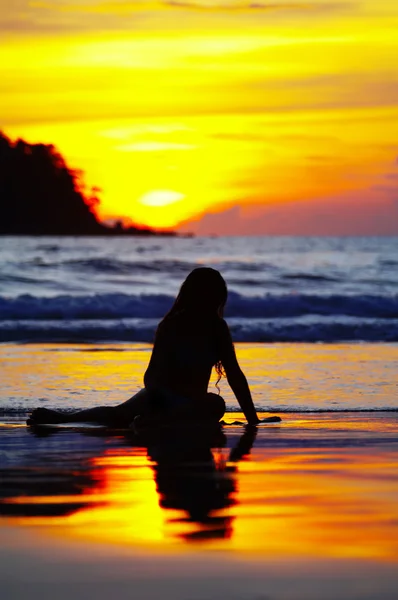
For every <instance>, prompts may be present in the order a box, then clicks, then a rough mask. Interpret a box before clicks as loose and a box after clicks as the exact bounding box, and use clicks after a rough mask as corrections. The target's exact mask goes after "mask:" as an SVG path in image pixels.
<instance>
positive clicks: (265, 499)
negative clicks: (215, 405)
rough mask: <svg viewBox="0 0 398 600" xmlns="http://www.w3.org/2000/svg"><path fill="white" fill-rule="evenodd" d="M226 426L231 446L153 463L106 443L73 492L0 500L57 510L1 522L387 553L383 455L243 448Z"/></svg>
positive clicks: (289, 549) (390, 512) (250, 549)
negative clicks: (62, 508) (58, 510)
mask: <svg viewBox="0 0 398 600" xmlns="http://www.w3.org/2000/svg"><path fill="white" fill-rule="evenodd" d="M228 431H229V433H231V435H232V438H233V441H234V444H233V449H232V450H230V449H226V448H218V449H217V448H216V449H213V450H212V451H210V449H208V454H206V451H204V452H203V449H201V450H200V452H199V455H198V457H197V458H198V460H196V461H195V456H192V460H190V459H189V457H188V458H187V460H184V457H181V460H176V457H175V456H174V457H172V458H170V456H169V457H168V458H166V459H165V458H164V456H163V457H161V458H159V457H158V458H157V459H156V457H154V456H151V452H152V453H155V454H156V452H154V451H153V449H152V450H149V451H147V450H146V449H145V448H121V449H118V450H109V451H107V452H106V453H105V454H104V455H102V456H95V457H94V458H92V459H90V460H89V461H88V464H87V465H85V468H87V470H88V472H87V475H88V477H87V478H86V479H87V481H88V482H89V484H88V485H85V486H83V488H82V489H81V490H80V492H81V493H79V494H71V495H67V494H66V495H65V494H64V495H56V496H49V495H42V496H40V495H37V496H36V497H34V498H32V496H29V497H23V496H19V497H14V498H12V497H10V498H8V500H6V502H8V503H9V504H13V503H14V504H17V503H18V504H21V505H23V504H24V502H28V503H29V504H30V505H32V504H34V503H38V504H41V505H42V506H43V505H46V504H47V505H49V506H50V505H54V504H58V505H59V504H62V503H65V505H66V506H68V511H67V513H66V514H57V515H52V516H51V514H49V515H47V516H46V515H45V510H44V514H43V516H37V515H36V516H29V517H26V516H12V517H8V519H7V521H8V522H10V523H16V524H19V525H23V526H40V527H41V528H43V527H44V528H45V529H46V530H47V532H51V534H52V535H56V536H57V537H59V536H61V537H62V538H65V539H67V538H68V539H71V538H73V539H81V540H87V541H92V542H93V541H94V542H101V543H109V544H116V545H132V546H137V545H138V546H142V547H148V546H149V547H151V548H156V547H157V548H159V549H166V548H169V549H170V550H178V549H181V548H182V546H181V542H182V541H183V542H185V543H186V542H190V543H191V547H192V542H196V544H194V547H197V543H198V542H200V545H201V547H202V548H212V549H226V550H233V551H236V552H238V553H242V552H243V553H251V554H253V553H254V554H256V555H259V556H264V557H268V558H273V557H275V558H294V557H296V558H305V557H317V558H320V557H322V558H329V557H334V558H346V557H350V558H370V559H378V560H389V561H391V560H392V561H397V558H398V535H397V534H398V504H397V499H398V480H397V477H396V472H397V456H396V454H395V453H393V452H389V451H388V450H386V449H385V448H384V449H382V450H380V451H376V452H372V453H370V452H369V451H368V450H364V449H353V448H351V449H349V450H347V449H344V448H342V449H333V448H321V447H319V448H313V447H312V448H309V449H308V450H306V449H305V448H304V447H303V448H301V449H300V448H295V449H293V450H292V449H286V448H281V449H277V448H274V449H270V448H266V449H264V448H255V449H254V450H252V453H251V454H249V453H248V449H250V448H249V446H250V443H252V442H253V440H247V439H246V441H245V440H244V438H243V442H242V437H240V436H239V435H237V434H238V433H241V432H242V429H240V428H239V429H237V428H235V429H233V428H231V429H229V430H228ZM274 433H275V432H271V431H270V430H267V431H266V432H264V433H262V432H261V433H260V435H272V434H274ZM246 435H247V434H246ZM240 444H241V445H242V444H243V452H242V451H241V448H240V447H239V445H240ZM188 451H189V448H188V450H187V452H188ZM73 503H75V507H74V506H73ZM184 546H185V547H186V544H184Z"/></svg>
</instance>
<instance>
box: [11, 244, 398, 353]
mask: <svg viewBox="0 0 398 600" xmlns="http://www.w3.org/2000/svg"><path fill="white" fill-rule="evenodd" d="M198 266H210V267H214V268H215V269H219V270H220V272H221V273H222V275H223V276H224V278H225V279H226V281H227V284H228V289H229V299H228V304H227V308H226V314H225V316H226V318H227V319H228V322H229V324H230V327H231V330H232V332H233V337H234V339H235V341H237V342H278V341H279V342H339V341H340V342H341V341H358V342H360V341H371V342H397V341H398V237H340V238H333V237H214V238H210V237H206V238H205V237H197V238H179V237H114V238H110V237H108V238H88V237H87V238H85V237H68V238H47V237H46V238H38V237H3V238H1V239H0V341H2V342H7V341H21V342H71V341H81V342H88V343H90V342H98V341H129V342H132V341H147V342H150V341H152V340H153V336H154V332H155V329H156V325H157V323H158V321H159V319H161V318H162V316H163V315H164V314H165V313H166V312H167V311H168V310H169V308H170V307H171V305H172V303H173V299H174V297H175V295H176V293H177V292H178V289H179V287H180V285H181V283H182V281H183V280H184V278H185V277H186V275H188V273H189V272H190V271H191V270H192V269H193V268H195V267H198Z"/></svg>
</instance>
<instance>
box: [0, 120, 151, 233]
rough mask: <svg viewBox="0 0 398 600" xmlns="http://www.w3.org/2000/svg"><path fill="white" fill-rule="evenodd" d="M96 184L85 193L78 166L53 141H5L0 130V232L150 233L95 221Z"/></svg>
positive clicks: (96, 203)
mask: <svg viewBox="0 0 398 600" xmlns="http://www.w3.org/2000/svg"><path fill="white" fill-rule="evenodd" d="M98 191H99V190H98V188H93V189H92V190H91V194H87V193H86V191H85V188H84V186H83V183H82V174H81V172H80V171H77V170H72V169H70V168H69V167H68V166H67V164H66V162H65V160H64V158H63V157H62V156H61V154H59V152H57V150H56V149H55V147H54V146H53V145H45V144H28V143H27V142H25V141H23V140H20V139H19V140H17V141H16V142H14V143H13V142H11V140H10V139H9V138H8V137H7V136H5V135H4V134H3V133H1V132H0V235H120V234H130V235H151V234H155V232H154V231H152V230H150V229H147V228H139V227H134V226H131V227H127V228H123V227H121V226H119V227H108V226H106V225H104V224H102V223H100V222H99V221H98V218H97V216H96V214H95V208H96V206H97V205H98V203H99V200H98V197H97V195H96V194H97V192H98Z"/></svg>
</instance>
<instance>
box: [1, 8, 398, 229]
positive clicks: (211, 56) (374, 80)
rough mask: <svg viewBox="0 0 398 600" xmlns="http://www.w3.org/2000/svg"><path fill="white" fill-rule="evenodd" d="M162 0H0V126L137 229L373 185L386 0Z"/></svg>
mask: <svg viewBox="0 0 398 600" xmlns="http://www.w3.org/2000/svg"><path fill="white" fill-rule="evenodd" d="M122 4H123V3H122ZM171 4H173V3H170V6H169V5H168V4H167V3H157V2H154V3H143V4H142V3H138V4H137V3H129V4H128V5H127V4H126V5H123V10H122V9H120V10H119V9H117V8H116V5H115V3H113V4H112V3H105V4H103V5H101V6H100V5H99V4H98V3H84V2H81V3H79V4H77V3H72V4H71V5H69V3H63V4H62V5H61V7H60V6H59V5H57V4H56V3H48V6H47V4H46V3H35V4H33V3H28V2H27V1H26V2H25V0H21V2H20V3H16V7H15V8H14V6H10V3H9V2H8V0H0V28H1V26H2V19H3V20H4V18H3V17H2V16H1V15H2V13H3V12H4V14H8V12H10V11H11V13H10V15H9V17H8V21H7V22H4V23H5V24H4V27H7V23H9V22H11V21H12V20H14V21H15V22H16V23H18V22H19V21H20V23H21V26H20V28H18V27H17V29H16V30H15V31H10V32H8V35H7V36H3V37H2V38H1V41H0V65H1V66H0V89H1V94H0V114H1V115H2V123H1V124H0V127H1V128H3V129H4V131H5V133H6V134H7V135H9V136H11V137H13V138H17V137H23V138H25V139H26V140H27V141H28V142H31V143H34V142H43V143H52V144H55V145H56V146H57V148H58V149H59V150H60V152H61V153H62V154H63V155H64V156H65V157H66V159H67V161H68V163H69V165H70V166H71V167H73V168H77V169H82V170H83V171H84V172H85V177H86V181H87V184H88V185H89V186H97V187H99V188H101V192H100V194H99V195H100V198H101V206H100V208H99V215H100V217H101V218H104V219H106V218H115V217H117V218H121V217H122V218H123V217H125V218H126V219H127V220H128V219H131V220H132V221H134V222H136V223H141V224H145V225H149V226H153V227H164V228H167V227H175V226H176V225H178V224H179V223H181V222H183V221H186V220H192V219H195V217H198V216H200V215H201V214H203V213H208V212H211V211H217V210H222V209H223V208H228V207H230V206H233V205H237V204H239V205H240V206H243V207H245V206H247V207H249V208H248V210H251V208H250V207H253V206H254V205H257V206H259V205H261V206H267V205H269V204H275V205H281V204H285V205H286V203H287V202H291V201H303V200H305V201H307V200H309V201H314V202H315V203H316V202H319V201H320V200H323V199H324V198H326V197H327V198H333V197H336V196H340V195H342V197H343V198H344V197H345V196H344V195H347V194H350V193H352V192H357V193H359V194H360V195H361V198H362V199H363V202H364V204H366V202H367V201H368V202H370V200H369V194H370V193H372V192H371V191H372V190H374V188H375V187H378V186H379V187H380V186H383V185H384V189H385V190H386V186H387V184H386V183H385V179H386V178H388V176H389V175H390V174H391V171H392V170H393V166H394V163H395V160H396V155H397V149H396V139H397V137H398V118H397V117H398V92H397V90H398V87H397V85H396V83H397V78H396V64H397V63H398V42H397V37H396V27H397V24H398V8H397V7H394V6H393V3H391V2H389V1H388V0H380V2H378V3H377V10H376V9H375V4H374V2H370V0H361V1H359V0H353V2H350V3H348V1H347V6H344V4H345V3H344V2H342V3H330V2H319V3H312V4H311V3H310V4H309V5H306V4H303V3H297V5H296V4H295V2H293V3H287V4H283V6H282V5H281V6H279V4H277V3H274V4H272V6H268V5H267V6H266V5H265V4H264V6H262V5H261V6H258V7H257V8H256V9H254V8H253V7H252V5H251V4H250V3H239V10H236V8H237V6H235V4H234V3H233V2H231V3H228V4H224V3H221V4H220V3H217V4H216V5H213V3H211V6H209V4H208V3H204V4H203V3H200V6H201V9H200V10H199V9H195V10H194V9H193V8H192V6H186V7H185V9H184V8H182V7H180V8H178V7H174V8H173V7H172V6H171ZM177 4H178V3H177ZM188 5H189V3H188ZM332 5H333V6H332ZM21 6H24V7H25V9H26V11H25V12H26V14H25V13H23V17H22V16H21V15H22V13H19V12H18V10H22V9H21ZM256 6H257V5H256ZM3 7H4V8H5V10H4V11H2V10H1V9H2V8H3ZM18 7H19V8H18ZM266 9H267V10H266ZM13 11H17V12H16V13H15V14H14V12H13ZM86 13H87V14H88V13H89V18H88V17H87V14H86ZM18 19H19V20H18ZM130 19H131V21H130ZM132 22H134V35H132V33H131V23H132ZM43 27H45V28H46V29H45V30H46V34H45V35H44V34H43ZM65 27H66V28H67V29H68V35H63V34H62V31H64V30H65ZM22 29H23V31H24V33H23V34H22V33H21V31H22ZM69 29H70V31H69ZM393 175H394V173H393ZM390 187H391V186H390ZM165 192H167V193H174V194H180V196H179V197H178V198H177V197H176V196H174V197H173V198H171V196H169V198H167V197H166V196H165V195H164V194H165ZM385 193H386V194H387V195H389V194H390V196H391V195H392V194H393V192H392V191H388V190H386V191H385ZM394 193H395V192H394ZM161 194H162V195H161ZM352 220H353V227H354V226H355V219H352Z"/></svg>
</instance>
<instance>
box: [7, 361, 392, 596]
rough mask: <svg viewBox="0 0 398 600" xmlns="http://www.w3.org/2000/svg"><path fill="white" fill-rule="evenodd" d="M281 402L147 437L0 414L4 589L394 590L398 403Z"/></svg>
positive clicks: (129, 592)
mask: <svg viewBox="0 0 398 600" xmlns="http://www.w3.org/2000/svg"><path fill="white" fill-rule="evenodd" d="M322 352H323V353H324V352H325V349H322ZM41 356H44V354H42V355H41ZM83 367H84V365H83V366H82V367H81V368H82V369H83ZM321 367H322V363H320V368H321ZM133 368H134V367H133ZM347 372H348V367H347ZM249 375H250V374H249ZM337 375H338V373H336V372H335V373H334V377H336V376H337ZM30 376H31V377H33V375H32V374H31V375H30ZM65 376H67V377H69V379H70V378H71V374H70V373H69V374H67V373H65ZM42 377H44V375H43V376H42ZM15 381H17V378H16V376H15ZM75 381H78V377H75ZM346 383H347V384H348V383H349V379H348V378H347V379H346ZM389 385H394V383H393V382H391V381H390V382H389ZM395 385H396V384H395ZM17 393H18V389H17V388H16V394H17ZM339 401H341V402H342V401H343V398H342V397H340V398H339ZM264 416H265V413H264ZM282 417H283V420H282V423H280V424H272V425H264V426H262V427H260V428H258V430H257V431H248V430H245V428H244V427H242V426H239V425H232V424H231V423H233V422H234V421H235V420H240V419H241V415H240V414H238V413H236V414H234V413H228V414H227V416H226V425H224V426H223V427H222V428H221V429H220V431H213V432H210V433H208V434H206V435H202V434H201V435H197V433H198V432H196V433H195V430H192V431H190V432H185V433H184V434H183V435H181V436H177V437H176V436H175V435H171V436H170V435H168V434H167V433H164V434H163V435H162V436H155V437H152V438H151V437H149V438H148V437H141V438H137V437H136V436H134V435H133V434H132V433H131V432H122V431H115V432H109V431H106V430H104V429H96V428H89V427H87V428H85V429H74V428H61V429H47V430H44V429H43V430H36V431H35V430H30V429H29V428H27V427H25V425H24V423H23V422H22V418H20V416H19V413H18V414H16V415H11V416H10V415H9V416H8V417H7V418H3V419H2V423H1V426H0V480H1V485H0V540H1V544H0V548H1V549H0V580H1V582H2V583H1V585H2V592H3V593H4V596H3V593H2V598H3V597H4V598H5V599H6V600H9V599H10V600H11V598H12V599H14V598H20V597H24V596H25V595H26V593H27V592H28V593H29V596H30V597H31V598H34V599H36V598H39V597H40V599H43V598H47V597H48V598H50V596H51V597H52V598H53V597H55V596H56V597H57V598H61V599H62V598H70V597H74V598H78V599H80V598H86V597H91V596H95V597H96V598H99V599H102V598H109V597H110V596H111V595H112V596H114V595H116V594H117V596H118V597H119V598H131V597H137V598H143V599H149V600H152V599H157V598H173V599H177V600H180V599H181V600H213V599H215V598H224V597H225V598H231V599H232V600H238V599H239V600H266V599H268V600H274V599H278V600H279V599H280V600H282V599H283V600H285V599H286V600H290V599H292V600H293V599H295V600H301V599H302V600H312V599H314V600H315V599H318V598H322V599H326V600H328V599H329V598H330V599H331V600H332V599H336V598H341V599H342V600H345V599H347V600H359V599H361V600H368V599H369V600H370V599H375V600H379V599H381V600H384V599H386V600H387V599H388V600H390V599H391V600H392V599H393V598H395V597H396V589H397V584H398V477H397V473H398V413H395V412H372V411H367V412H365V411H363V412H344V413H336V412H334V413H313V414H308V413H298V412H296V413H286V414H282Z"/></svg>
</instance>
